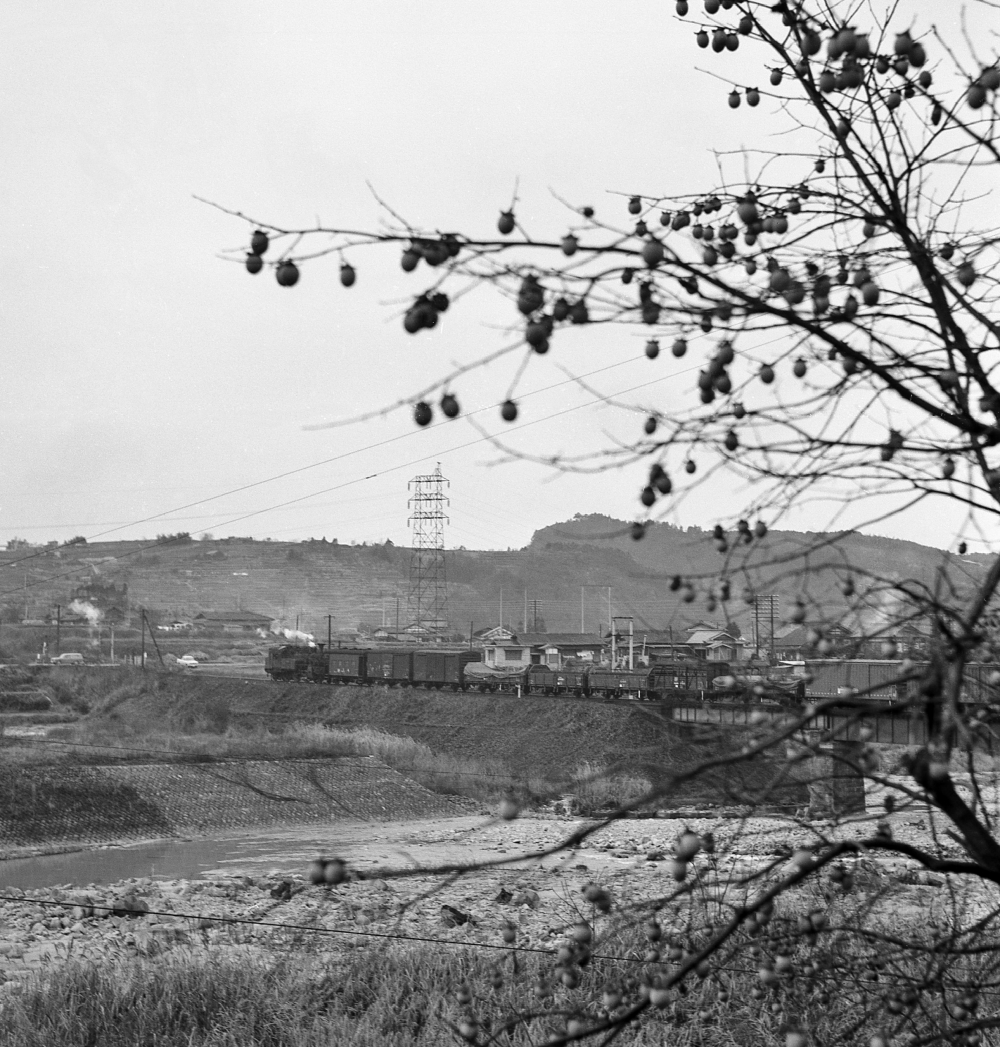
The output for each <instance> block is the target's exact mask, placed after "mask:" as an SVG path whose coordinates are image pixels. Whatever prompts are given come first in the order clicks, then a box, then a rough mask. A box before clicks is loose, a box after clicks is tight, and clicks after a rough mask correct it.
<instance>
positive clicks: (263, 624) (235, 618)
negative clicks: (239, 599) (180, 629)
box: [192, 611, 274, 633]
mask: <svg viewBox="0 0 1000 1047" xmlns="http://www.w3.org/2000/svg"><path fill="white" fill-rule="evenodd" d="M192 621H193V623H194V625H195V626H197V627H198V628H200V629H222V630H224V631H225V632H237V633H238V632H253V631H254V630H255V629H264V630H265V631H268V630H270V628H271V622H273V621H274V619H273V618H272V617H271V616H270V615H269V614H258V613H257V612H256V611H200V612H199V613H198V614H196V615H195V616H194V618H193V619H192Z"/></svg>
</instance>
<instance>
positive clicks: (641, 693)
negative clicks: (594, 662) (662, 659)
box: [588, 669, 652, 698]
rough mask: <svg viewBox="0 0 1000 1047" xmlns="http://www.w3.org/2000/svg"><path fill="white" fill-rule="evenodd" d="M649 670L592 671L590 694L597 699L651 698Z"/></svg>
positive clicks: (589, 675) (589, 676)
mask: <svg viewBox="0 0 1000 1047" xmlns="http://www.w3.org/2000/svg"><path fill="white" fill-rule="evenodd" d="M650 677H651V673H650V671H649V669H591V670H590V673H589V674H588V679H589V683H590V693H591V694H592V695H593V696H594V697H595V698H596V697H599V696H603V697H604V698H650V697H652V695H651V694H650Z"/></svg>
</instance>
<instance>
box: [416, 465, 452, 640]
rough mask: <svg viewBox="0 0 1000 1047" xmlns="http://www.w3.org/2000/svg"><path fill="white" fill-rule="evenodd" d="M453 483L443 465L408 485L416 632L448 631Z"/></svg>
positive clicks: (437, 633)
mask: <svg viewBox="0 0 1000 1047" xmlns="http://www.w3.org/2000/svg"><path fill="white" fill-rule="evenodd" d="M446 486H448V487H450V486H451V484H450V482H449V481H448V480H447V479H446V478H445V477H443V476H442V475H441V463H440V462H439V463H438V465H437V468H436V469H435V470H434V472H433V473H427V474H424V475H423V476H415V477H414V478H413V479H412V480H411V481H410V482H409V484H408V485H407V487H408V489H409V491H410V500H409V503H408V507H409V509H410V519H409V524H410V526H411V527H412V528H413V548H412V551H411V553H410V594H409V599H408V601H407V603H408V609H409V615H410V628H412V629H413V630H414V631H415V632H426V633H429V634H431V635H440V634H441V633H445V632H447V631H448V580H447V577H446V575H445V563H444V525H445V524H446V523H447V522H448V517H447V516H446V515H445V508H446V507H447V506H448V504H449V501H448V499H447V497H445V493H444V489H445V487H446Z"/></svg>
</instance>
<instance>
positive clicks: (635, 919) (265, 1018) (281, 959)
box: [0, 899, 996, 1047]
mask: <svg viewBox="0 0 1000 1047" xmlns="http://www.w3.org/2000/svg"><path fill="white" fill-rule="evenodd" d="M648 901H649V900H648V899H647V900H646V903H647V908H646V911H647V913H648ZM802 901H803V902H807V901H808V899H802ZM789 917H790V919H789V920H787V921H786V922H785V923H784V924H783V925H781V926H778V925H775V926H774V927H773V928H772V929H771V931H770V932H769V934H770V937H771V940H770V941H769V934H768V933H766V934H764V935H763V937H761V938H760V939H759V941H760V942H762V943H763V945H764V949H765V952H773V951H774V950H775V948H776V946H777V944H778V942H777V940H776V939H777V938H778V937H780V936H781V935H783V934H784V930H783V929H782V927H784V929H787V928H790V927H794V913H791V912H790V913H789ZM645 919H646V916H644V915H642V914H641V913H640V912H635V913H633V914H632V918H631V919H628V918H625V917H620V918H618V919H616V921H615V925H614V926H613V927H611V928H608V929H605V930H603V931H601V932H600V936H599V939H598V940H597V942H596V943H595V953H596V954H597V955H596V956H595V958H594V959H593V960H592V961H591V962H590V963H589V964H587V965H585V966H584V967H583V968H577V969H576V970H577V972H578V974H579V978H580V981H579V985H578V986H575V987H572V986H571V987H566V986H565V985H563V984H562V983H561V980H560V973H561V970H565V968H562V969H560V968H558V967H556V966H555V964H554V962H553V959H552V958H551V957H549V956H543V955H540V954H538V953H520V954H519V955H518V957H517V960H516V962H512V958H511V956H510V954H504V953H497V952H494V951H491V950H486V949H476V948H474V947H467V946H459V947H452V948H441V947H437V948H436V947H431V946H423V945H421V946H413V945H410V944H405V943H401V944H396V943H393V944H391V945H389V946H372V947H370V948H360V949H352V950H344V951H342V952H335V953H323V952H320V951H319V950H320V949H321V948H323V949H325V948H328V945H327V944H326V943H323V942H320V941H319V940H317V939H314V938H311V937H309V936H307V935H301V934H300V935H296V936H295V937H294V938H293V939H292V940H287V941H283V942H282V943H281V944H280V945H268V946H264V947H261V946H262V944H263V943H261V945H249V946H244V945H238V944H234V945H232V946H230V947H228V948H226V949H221V948H220V949H217V950H216V952H215V954H214V955H207V954H205V953H204V952H197V953H196V952H186V951H177V952H174V953H171V954H169V955H164V956H161V957H158V958H152V959H149V958H145V959H140V958H132V959H118V960H108V961H105V962H103V963H88V964H77V965H68V966H66V967H62V968H60V969H59V970H58V971H54V972H51V973H48V974H44V975H40V976H38V977H36V978H35V979H34V980H33V981H30V982H28V983H27V984H26V985H25V987H24V989H23V990H22V991H20V992H17V993H10V994H0V1001H3V1002H2V1003H0V1042H2V1043H3V1044H4V1045H5V1047H43V1045H45V1047H48V1045H50V1044H57V1043H58V1044H60V1045H65V1047H91V1045H96V1044H100V1045H101V1047H147V1045H148V1047H154V1045H155V1047H182V1045H183V1047H223V1045H226V1047H228V1045H234V1044H240V1045H241V1047H320V1045H324V1047H327V1045H329V1044H334V1043H337V1044H347V1043H350V1044H352V1045H355V1047H376V1045H377V1047H417V1045H428V1047H429V1045H435V1047H436V1045H438V1044H445V1043H460V1042H461V1040H460V1038H459V1037H458V1036H457V1035H455V1031H454V1030H455V1029H456V1027H457V1026H458V1024H459V1023H460V1022H462V1021H463V1020H464V1019H466V1018H467V1017H468V1016H469V1015H474V1016H475V1018H476V1019H477V1020H478V1021H479V1022H480V1024H481V1028H482V1036H481V1042H485V1041H486V1039H487V1030H489V1032H491V1033H493V1034H495V1035H496V1042H498V1043H502V1044H509V1045H511V1047H520V1045H525V1047H526V1045H528V1044H537V1043H543V1042H545V1041H546V1040H547V1039H548V1038H549V1037H551V1036H552V1035H558V1034H561V1033H564V1032H565V1031H566V1030H567V1022H568V1021H570V1020H577V1021H581V1022H583V1023H585V1024H586V1023H590V1024H592V1023H594V1022H596V1021H600V1020H601V1018H602V1017H603V1016H604V1014H605V1013H606V1012H604V1011H603V1010H602V1007H603V1003H602V995H603V993H604V992H605V991H606V990H608V989H614V990H616V991H619V992H621V993H622V994H623V995H624V1003H625V1005H628V1004H631V1003H635V1002H637V1001H640V1000H642V999H643V998H644V997H645V994H646V993H645V990H644V989H643V985H648V984H649V983H650V980H651V979H653V978H655V977H656V976H657V975H664V974H667V973H669V971H670V970H671V969H672V967H673V965H672V964H670V963H650V962H646V961H645V960H644V959H643V953H644V952H645V950H646V949H647V948H648V947H649V942H648V941H647V940H646V938H645V935H644V924H645ZM660 919H661V921H662V922H664V925H665V932H666V933H667V934H668V935H670V936H671V937H672V939H673V941H675V942H679V943H681V944H683V946H684V947H685V948H688V949H691V948H697V947H698V935H697V934H694V933H691V932H690V929H689V930H688V931H685V930H684V928H683V925H679V924H677V923H673V924H671V922H670V920H669V917H668V914H667V913H665V912H663V913H661V915H660ZM896 930H897V931H900V930H901V928H900V927H899V926H898V923H897V926H896ZM907 930H908V931H910V932H911V934H912V935H913V936H915V937H917V938H919V937H920V932H919V930H918V929H917V928H915V927H914V928H907ZM775 931H778V932H779V934H777V935H776V934H775V933H774V932H775ZM748 943H749V939H745V938H744V939H743V946H744V950H743V951H742V952H741V954H739V955H729V956H723V957H721V958H719V961H718V963H717V964H716V966H715V967H714V969H713V971H712V973H711V974H710V975H709V976H708V977H706V978H703V979H700V978H695V977H691V978H689V979H688V991H687V992H684V993H681V992H678V991H676V990H674V991H671V992H670V994H669V999H667V1000H666V1001H665V1002H664V1004H663V1006H661V1007H650V1008H648V1009H647V1010H646V1011H645V1012H644V1013H643V1014H642V1015H641V1016H640V1017H639V1018H638V1020H637V1021H635V1022H634V1023H631V1024H629V1025H628V1026H627V1027H626V1028H625V1029H624V1030H623V1031H622V1034H621V1035H620V1036H619V1038H618V1039H617V1040H616V1041H615V1042H616V1043H620V1044H625V1045H629V1047H639V1045H663V1047H666V1045H668V1044H669V1045H679V1047H687V1045H692V1047H694V1045H702V1047H731V1045H739V1047H773V1045H780V1044H783V1043H784V1040H785V1032H786V1030H787V1029H788V1028H789V1027H795V1028H799V1029H803V1030H805V1031H806V1032H807V1033H808V1034H809V1042H810V1043H819V1044H822V1043H831V1044H832V1043H859V1044H867V1043H868V1042H869V1040H870V1038H871V1037H872V1036H873V1035H874V1034H876V1033H877V1032H880V1033H885V1034H888V1035H889V1036H890V1037H891V1036H892V1034H893V1033H894V1032H896V1033H897V1034H901V1035H902V1036H903V1039H902V1040H900V1042H903V1040H905V1038H906V1037H907V1036H909V1035H911V1034H915V1033H916V1034H920V1035H923V1036H927V1035H928V1034H931V1036H932V1038H933V1034H937V1036H939V1037H940V1038H941V1040H940V1042H958V1041H957V1040H955V1039H954V1035H953V1032H952V1030H953V1027H954V1026H955V1025H956V1024H958V1022H956V1020H955V1018H953V1017H949V1016H948V1014H947V1008H944V1007H942V1000H941V997H940V992H941V988H942V987H944V986H945V983H947V986H948V992H949V993H952V992H954V994H955V995H954V996H953V997H951V1003H950V1004H949V1007H951V1008H953V1007H954V1001H955V999H957V997H958V994H959V987H960V986H961V984H962V983H965V984H969V983H970V982H971V983H972V984H976V983H977V982H978V983H979V984H982V983H983V982H984V981H985V982H987V983H989V982H990V981H992V980H995V975H996V971H995V969H993V968H992V967H991V968H990V969H989V970H987V969H985V968H984V969H982V970H979V971H974V970H973V969H972V966H973V965H976V964H980V963H981V961H980V960H972V959H971V958H970V959H968V962H965V961H959V962H958V963H956V964H955V965H954V967H942V966H941V965H940V962H939V961H931V960H929V959H927V958H926V957H925V958H923V959H921V958H920V956H919V954H918V953H913V954H911V955H909V956H895V957H894V956H892V955H891V950H888V949H882V950H881V960H880V961H878V962H880V963H881V968H880V969H881V971H882V977H881V979H877V978H873V977H872V973H873V972H874V971H875V970H876V968H875V967H873V966H872V964H871V961H872V960H878V955H879V953H878V950H874V951H873V950H872V949H871V948H868V947H866V946H865V944H864V943H863V942H862V941H860V940H858V941H855V942H854V943H853V945H852V947H851V950H850V951H848V952H846V953H845V950H844V948H843V942H842V941H841V940H838V939H837V938H836V937H835V936H834V935H832V934H831V935H825V936H823V937H821V938H820V939H819V941H818V942H816V943H809V942H805V941H803V940H802V939H801V937H799V939H798V940H797V941H795V942H794V943H792V944H790V945H786V946H785V947H784V948H785V951H786V952H787V953H788V954H789V955H790V956H791V957H792V960H793V969H792V971H791V972H790V973H789V974H788V975H786V976H784V977H783V978H782V979H781V981H780V984H778V985H776V986H775V987H773V988H772V989H770V990H768V991H766V992H764V991H762V989H761V982H760V980H759V979H758V976H757V966H758V963H759V961H758V960H757V959H755V958H754V957H753V956H751V955H747V953H746V951H745V949H746V946H747V944H748ZM553 944H556V943H553ZM666 947H667V946H666V938H665V939H664V942H662V943H661V949H663V950H664V951H665V950H666ZM810 965H814V966H815V968H816V973H815V974H811V973H809V970H810ZM987 966H989V965H987ZM993 967H995V964H994V965H993ZM932 968H935V969H936V971H937V973H936V974H935V975H934V977H936V978H937V979H938V980H937V981H936V983H935V984H936V985H937V986H938V988H937V989H935V990H934V991H932V992H922V993H921V994H920V996H921V1002H920V1005H919V1006H918V1007H916V1008H915V1009H913V1010H912V1011H911V1012H910V1015H909V1017H907V1016H903V1017H899V1016H894V1015H892V1014H891V1013H890V1012H889V1011H888V1010H887V1008H886V1005H885V1004H886V998H887V994H889V995H891V993H892V992H894V991H901V990H902V989H903V988H904V987H905V986H907V985H918V984H920V983H921V981H923V980H926V979H927V977H928V975H931V974H932V973H933V972H932ZM498 974H499V976H500V978H499V979H498V977H497V976H498ZM942 979H943V980H942ZM540 981H541V982H543V983H544V984H546V985H547V987H548V988H547V992H546V993H545V994H543V995H540V994H539V993H538V986H539V983H540ZM463 983H466V984H467V985H468V986H469V987H470V988H471V993H472V1001H471V1003H470V1004H469V1005H464V1004H462V1003H460V1002H459V1001H458V1000H457V999H456V991H457V990H458V989H459V987H460V986H461V985H462V984H463ZM619 1013H620V1012H619ZM987 1013H996V1007H995V1006H994V1000H993V999H992V997H991V998H990V999H983V1001H982V1014H983V1016H984V1017H985V1016H986V1014H987ZM988 1035H989V1034H988ZM589 1042H595V1043H596V1042H599V1041H598V1040H592V1041H589ZM928 1042H930V1041H928ZM983 1042H984V1043H986V1044H990V1043H991V1042H992V1041H991V1040H990V1039H988V1038H987V1039H985V1040H984V1041H983Z"/></svg>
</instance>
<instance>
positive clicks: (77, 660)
mask: <svg viewBox="0 0 1000 1047" xmlns="http://www.w3.org/2000/svg"><path fill="white" fill-rule="evenodd" d="M50 661H51V662H52V664H53V665H83V664H84V661H83V655H82V654H80V653H79V651H66V653H65V654H57V655H56V656H55V657H54V658H51V659H50Z"/></svg>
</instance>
